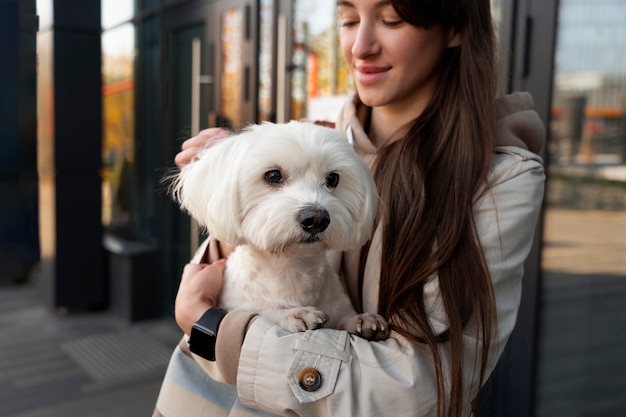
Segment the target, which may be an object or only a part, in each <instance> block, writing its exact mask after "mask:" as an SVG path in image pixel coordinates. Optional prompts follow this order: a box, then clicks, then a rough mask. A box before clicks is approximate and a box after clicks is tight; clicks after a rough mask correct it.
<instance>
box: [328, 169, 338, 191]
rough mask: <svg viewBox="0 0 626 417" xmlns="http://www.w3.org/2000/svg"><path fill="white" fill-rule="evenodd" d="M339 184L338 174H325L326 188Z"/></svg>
mask: <svg viewBox="0 0 626 417" xmlns="http://www.w3.org/2000/svg"><path fill="white" fill-rule="evenodd" d="M338 184H339V174H337V173H336V172H331V173H330V174H328V175H327V176H326V186H327V187H328V188H336V187H337V185H338Z"/></svg>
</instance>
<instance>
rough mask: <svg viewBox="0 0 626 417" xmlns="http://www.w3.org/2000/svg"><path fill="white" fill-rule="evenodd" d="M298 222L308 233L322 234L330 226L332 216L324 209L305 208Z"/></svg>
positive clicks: (300, 213) (299, 214) (301, 211)
mask: <svg viewBox="0 0 626 417" xmlns="http://www.w3.org/2000/svg"><path fill="white" fill-rule="evenodd" d="M298 222H300V226H301V227H302V229H303V230H304V231H305V232H307V233H321V232H323V231H324V230H326V228H327V227H328V225H329V224H330V214H328V211H326V210H324V209H313V208H305V209H302V210H300V212H299V213H298Z"/></svg>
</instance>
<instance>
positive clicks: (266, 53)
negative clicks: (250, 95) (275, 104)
mask: <svg viewBox="0 0 626 417" xmlns="http://www.w3.org/2000/svg"><path fill="white" fill-rule="evenodd" d="M259 10H260V12H259V14H260V15H259V22H260V23H259V38H260V39H259V98H258V100H259V114H258V121H259V122H264V121H274V119H275V115H273V114H272V36H273V32H274V1H273V0H261V1H260V6H259Z"/></svg>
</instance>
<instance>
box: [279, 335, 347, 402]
mask: <svg viewBox="0 0 626 417" xmlns="http://www.w3.org/2000/svg"><path fill="white" fill-rule="evenodd" d="M349 337H350V336H349V335H348V332H346V331H342V330H333V329H320V330H309V331H307V332H305V334H304V336H303V337H302V338H299V339H297V340H295V341H294V343H293V344H292V346H291V348H292V349H293V350H294V351H296V354H295V355H294V357H293V359H292V362H291V366H290V367H289V371H288V380H289V386H290V387H291V390H292V391H293V393H294V395H295V396H296V398H297V399H298V401H300V403H302V404H305V403H311V402H314V401H317V400H320V399H322V398H325V397H327V396H328V395H330V394H332V392H333V391H334V390H335V385H336V384H337V378H338V376H339V371H340V369H341V365H342V364H343V363H346V364H349V363H350V361H351V360H352V356H351V355H350V354H349V353H348V352H347V351H346V349H347V347H348V345H349Z"/></svg>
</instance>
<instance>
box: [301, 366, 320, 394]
mask: <svg viewBox="0 0 626 417" xmlns="http://www.w3.org/2000/svg"><path fill="white" fill-rule="evenodd" d="M298 383H299V384H300V388H302V389H303V390H305V391H315V390H316V389H318V388H319V387H320V385H322V375H320V373H319V372H318V371H317V369H315V368H310V367H309V368H304V369H303V370H301V371H300V375H298Z"/></svg>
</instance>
